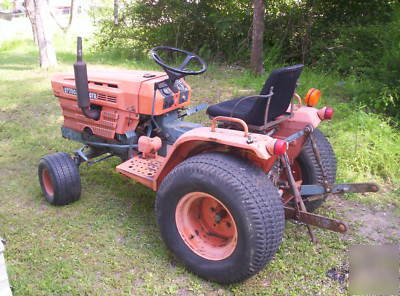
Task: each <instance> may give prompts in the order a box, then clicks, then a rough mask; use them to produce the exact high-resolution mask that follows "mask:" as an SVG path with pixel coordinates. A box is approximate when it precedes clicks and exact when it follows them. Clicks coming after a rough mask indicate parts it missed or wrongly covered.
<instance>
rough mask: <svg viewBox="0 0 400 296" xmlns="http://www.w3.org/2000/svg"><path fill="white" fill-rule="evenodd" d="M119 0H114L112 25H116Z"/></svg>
mask: <svg viewBox="0 0 400 296" xmlns="http://www.w3.org/2000/svg"><path fill="white" fill-rule="evenodd" d="M118 12H119V1H118V0H114V25H118Z"/></svg>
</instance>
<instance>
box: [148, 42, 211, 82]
mask: <svg viewBox="0 0 400 296" xmlns="http://www.w3.org/2000/svg"><path fill="white" fill-rule="evenodd" d="M160 51H170V52H178V53H183V54H185V55H186V57H185V59H184V61H183V62H182V64H181V65H180V66H179V67H178V68H175V67H172V66H170V65H168V64H167V63H166V62H165V61H164V60H163V59H162V58H161V57H160V56H159V54H158V53H159V52H160ZM150 55H151V57H152V58H153V59H154V61H155V62H156V63H157V64H159V65H160V66H161V67H162V68H163V69H164V70H165V72H166V73H167V74H168V76H169V78H170V79H171V80H172V81H175V80H176V79H179V78H182V77H184V76H186V75H199V74H202V73H204V72H205V71H206V70H207V68H208V67H207V64H206V62H204V60H203V59H202V58H201V57H199V56H198V55H196V54H194V53H192V52H189V51H186V50H183V49H179V48H175V47H170V46H157V47H154V48H153V49H152V50H150ZM192 60H195V61H197V62H198V63H199V64H200V65H201V70H199V71H190V70H187V69H186V66H187V65H188V64H189V63H190V62H191V61H192Z"/></svg>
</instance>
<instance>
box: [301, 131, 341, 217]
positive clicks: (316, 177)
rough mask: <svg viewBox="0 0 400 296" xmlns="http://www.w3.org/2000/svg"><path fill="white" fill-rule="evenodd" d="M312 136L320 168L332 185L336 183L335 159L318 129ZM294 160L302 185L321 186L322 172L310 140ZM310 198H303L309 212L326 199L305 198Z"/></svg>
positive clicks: (329, 145)
mask: <svg viewBox="0 0 400 296" xmlns="http://www.w3.org/2000/svg"><path fill="white" fill-rule="evenodd" d="M312 135H313V137H314V139H315V143H316V145H317V147H318V150H319V153H320V155H321V163H322V167H323V169H324V171H325V173H326V175H327V179H328V182H329V183H330V184H333V183H335V182H336V157H335V153H334V151H333V148H332V146H331V144H330V143H329V141H328V139H327V138H326V137H325V135H324V134H323V133H322V132H321V131H320V130H319V129H315V130H314V132H313V133H312ZM296 160H297V161H298V163H299V164H300V168H301V174H302V178H303V184H304V185H308V184H323V175H322V170H321V167H320V166H319V165H318V162H317V159H316V157H315V154H314V150H313V148H312V144H311V140H310V139H307V141H306V143H305V144H304V146H303V149H302V150H301V152H300V154H299V156H298V157H297V158H296ZM311 197H312V196H306V197H305V198H304V205H305V206H306V208H307V210H308V211H309V212H313V211H315V210H316V209H317V208H319V207H320V206H321V205H322V204H323V202H324V201H325V199H326V196H325V197H323V198H321V199H315V200H307V198H311Z"/></svg>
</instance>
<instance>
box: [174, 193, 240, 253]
mask: <svg viewBox="0 0 400 296" xmlns="http://www.w3.org/2000/svg"><path fill="white" fill-rule="evenodd" d="M175 222H176V226H177V229H178V232H179V234H180V236H181V238H182V239H183V241H184V242H185V244H186V246H187V247H188V248H189V249H190V250H191V251H193V252H194V253H196V254H197V255H199V256H200V257H203V258H205V259H208V260H214V261H217V260H223V259H225V258H227V257H229V256H230V255H231V254H232V253H233V252H234V250H235V248H236V245H237V239H238V232H237V227H236V223H235V220H234V219H233V216H232V214H231V212H230V211H229V210H228V208H227V207H226V206H225V205H224V204H223V203H222V202H221V201H219V200H218V199H217V198H216V197H214V196H212V195H210V194H207V193H204V192H190V193H188V194H186V195H184V196H183V197H182V198H181V199H180V200H179V202H178V205H177V207H176V211H175Z"/></svg>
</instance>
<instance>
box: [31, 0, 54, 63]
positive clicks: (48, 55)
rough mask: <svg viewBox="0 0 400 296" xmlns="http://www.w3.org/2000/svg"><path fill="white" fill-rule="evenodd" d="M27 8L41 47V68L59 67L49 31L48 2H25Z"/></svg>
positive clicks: (41, 0)
mask: <svg viewBox="0 0 400 296" xmlns="http://www.w3.org/2000/svg"><path fill="white" fill-rule="evenodd" d="M24 4H25V7H26V11H27V14H28V17H29V20H30V21H31V24H32V31H33V34H34V39H36V42H37V45H38V47H39V57H40V67H42V68H48V67H51V66H54V65H57V58H56V52H55V51H54V47H53V42H52V38H51V37H52V36H51V32H50V31H49V28H50V24H49V16H50V11H49V7H48V4H47V0H25V3H24Z"/></svg>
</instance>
